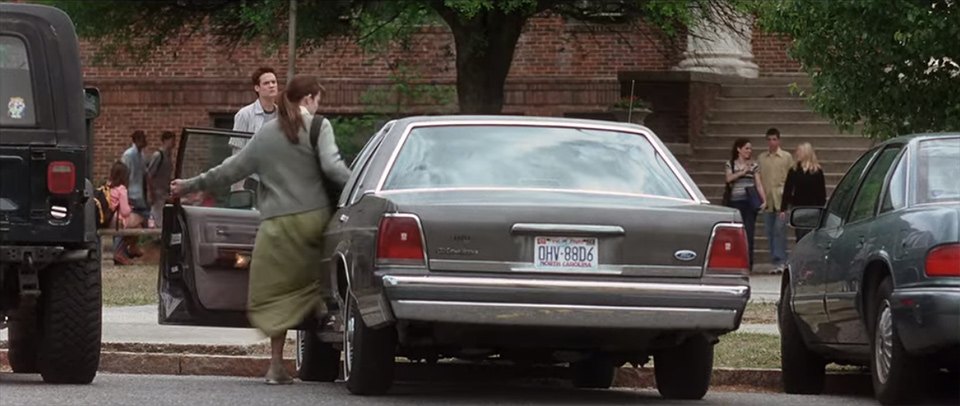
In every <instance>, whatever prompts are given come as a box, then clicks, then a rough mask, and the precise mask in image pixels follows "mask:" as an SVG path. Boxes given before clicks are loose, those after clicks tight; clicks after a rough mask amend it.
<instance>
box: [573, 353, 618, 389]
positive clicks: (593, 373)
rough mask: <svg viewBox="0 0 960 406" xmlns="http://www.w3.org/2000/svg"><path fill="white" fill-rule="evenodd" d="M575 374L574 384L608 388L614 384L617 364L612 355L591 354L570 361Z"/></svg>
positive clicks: (576, 385) (585, 386) (585, 387)
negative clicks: (614, 362) (611, 357)
mask: <svg viewBox="0 0 960 406" xmlns="http://www.w3.org/2000/svg"><path fill="white" fill-rule="evenodd" d="M570 369H571V372H572V374H573V386H574V387H577V388H584V389H607V388H609V387H610V385H613V377H614V375H615V374H616V366H614V365H613V361H612V360H611V359H610V357H608V356H605V355H591V356H589V357H587V358H584V359H582V360H580V361H577V362H571V363H570Z"/></svg>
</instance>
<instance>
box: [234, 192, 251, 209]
mask: <svg viewBox="0 0 960 406" xmlns="http://www.w3.org/2000/svg"><path fill="white" fill-rule="evenodd" d="M255 195H256V194H255V193H254V192H253V191H252V190H234V191H231V192H230V196H228V197H227V207H228V208H231V209H252V208H253V203H254V201H255V200H256V199H255Z"/></svg>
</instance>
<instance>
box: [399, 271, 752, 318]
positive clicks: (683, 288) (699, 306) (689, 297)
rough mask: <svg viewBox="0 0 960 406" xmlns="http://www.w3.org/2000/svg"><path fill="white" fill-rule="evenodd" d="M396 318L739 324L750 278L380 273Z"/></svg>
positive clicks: (748, 290) (748, 291)
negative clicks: (719, 281) (716, 281)
mask: <svg viewBox="0 0 960 406" xmlns="http://www.w3.org/2000/svg"><path fill="white" fill-rule="evenodd" d="M383 285H384V289H385V291H386V293H387V297H388V299H389V303H390V307H391V308H392V310H393V315H394V316H395V317H396V319H398V320H414V321H429V322H441V323H466V324H489V325H515V326H543V327H585V328H631V329H673V330H704V329H709V330H734V329H736V328H737V327H738V324H739V320H740V317H739V316H740V313H741V312H742V311H743V308H744V306H745V305H746V301H747V299H748V298H749V295H750V288H749V286H746V285H704V284H683V283H676V284H673V283H645V282H606V281H579V280H553V279H512V278H495V277H459V276H434V275H426V276H399V275H387V276H384V277H383Z"/></svg>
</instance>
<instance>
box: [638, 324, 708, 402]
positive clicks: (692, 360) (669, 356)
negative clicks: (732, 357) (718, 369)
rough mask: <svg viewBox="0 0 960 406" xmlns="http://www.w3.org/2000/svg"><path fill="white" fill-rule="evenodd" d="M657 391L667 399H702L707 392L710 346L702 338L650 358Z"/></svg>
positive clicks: (700, 336) (688, 341)
mask: <svg viewBox="0 0 960 406" xmlns="http://www.w3.org/2000/svg"><path fill="white" fill-rule="evenodd" d="M653 363H654V365H653V372H654V376H655V377H656V380H657V391H659V392H660V395H661V396H663V397H664V398H667V399H694V400H695V399H702V398H703V396H704V395H706V394H707V391H708V390H709V389H710V377H711V374H712V373H713V344H712V343H711V342H709V341H708V340H707V338H706V337H705V336H703V335H695V336H693V337H690V338H688V339H687V340H686V341H684V342H683V344H681V345H679V346H677V347H674V348H668V349H665V350H661V351H659V352H657V353H656V354H654V356H653Z"/></svg>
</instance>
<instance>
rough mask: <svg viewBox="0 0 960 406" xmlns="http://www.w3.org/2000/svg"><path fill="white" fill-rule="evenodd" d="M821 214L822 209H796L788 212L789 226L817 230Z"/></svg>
mask: <svg viewBox="0 0 960 406" xmlns="http://www.w3.org/2000/svg"><path fill="white" fill-rule="evenodd" d="M822 214H823V208H822V207H797V208H796V209H793V210H791V211H790V226H792V227H793V228H800V229H813V228H817V226H818V225H820V216H821V215H822Z"/></svg>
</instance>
